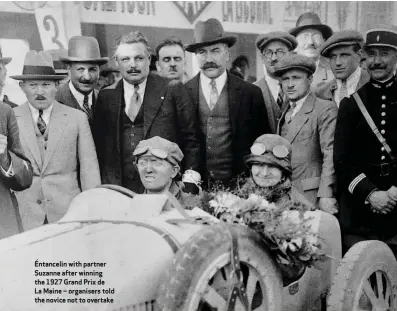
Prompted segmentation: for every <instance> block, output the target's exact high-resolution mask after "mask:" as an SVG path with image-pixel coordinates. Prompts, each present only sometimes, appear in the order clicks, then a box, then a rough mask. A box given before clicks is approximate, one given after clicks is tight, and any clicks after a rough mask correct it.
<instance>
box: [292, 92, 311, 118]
mask: <svg viewBox="0 0 397 311" xmlns="http://www.w3.org/2000/svg"><path fill="white" fill-rule="evenodd" d="M309 94H310V92H309V93H307V95H306V96H305V97H303V98H301V99H300V100H298V101H297V102H295V104H296V106H295V109H294V110H293V111H292V115H291V118H292V117H293V116H294V115H296V114H297V113H298V112H299V110H300V109H301V108H302V106H303V103H304V102H305V100H306V98H307V97H308V96H309ZM289 104H290V106H292V102H290V103H289Z"/></svg>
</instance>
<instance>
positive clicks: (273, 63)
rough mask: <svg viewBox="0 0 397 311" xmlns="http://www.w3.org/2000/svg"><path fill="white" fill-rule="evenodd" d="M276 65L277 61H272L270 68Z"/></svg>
mask: <svg viewBox="0 0 397 311" xmlns="http://www.w3.org/2000/svg"><path fill="white" fill-rule="evenodd" d="M277 63H278V60H277V59H275V60H272V61H271V62H270V66H275V65H276V64H277Z"/></svg>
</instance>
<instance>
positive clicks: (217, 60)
mask: <svg viewBox="0 0 397 311" xmlns="http://www.w3.org/2000/svg"><path fill="white" fill-rule="evenodd" d="M196 57H197V60H198V63H199V66H200V69H201V72H202V73H203V74H204V75H205V76H206V77H208V78H210V79H216V78H218V77H219V76H220V75H221V74H222V73H224V72H225V70H226V64H227V62H228V61H229V47H228V46H227V45H226V44H224V43H217V44H213V45H210V46H205V47H201V48H198V49H197V50H196Z"/></svg>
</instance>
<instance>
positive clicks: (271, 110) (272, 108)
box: [254, 77, 281, 133]
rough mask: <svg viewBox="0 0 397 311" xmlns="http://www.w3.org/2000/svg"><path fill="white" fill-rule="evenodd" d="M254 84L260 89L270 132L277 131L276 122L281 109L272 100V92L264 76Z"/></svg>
mask: <svg viewBox="0 0 397 311" xmlns="http://www.w3.org/2000/svg"><path fill="white" fill-rule="evenodd" d="M254 85H256V86H258V87H259V88H260V89H261V90H262V95H263V99H264V101H265V107H266V112H267V118H268V122H269V127H270V130H271V132H272V133H276V131H277V122H278V118H279V117H280V113H281V109H280V107H279V106H278V104H277V102H276V101H275V100H274V97H273V95H272V92H271V91H270V88H269V86H268V85H267V82H266V79H265V77H263V78H261V79H260V80H258V81H256V82H255V83H254Z"/></svg>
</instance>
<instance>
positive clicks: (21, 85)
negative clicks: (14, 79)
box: [19, 81, 24, 89]
mask: <svg viewBox="0 0 397 311" xmlns="http://www.w3.org/2000/svg"><path fill="white" fill-rule="evenodd" d="M19 87H20V88H21V89H23V87H24V83H23V81H19Z"/></svg>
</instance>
